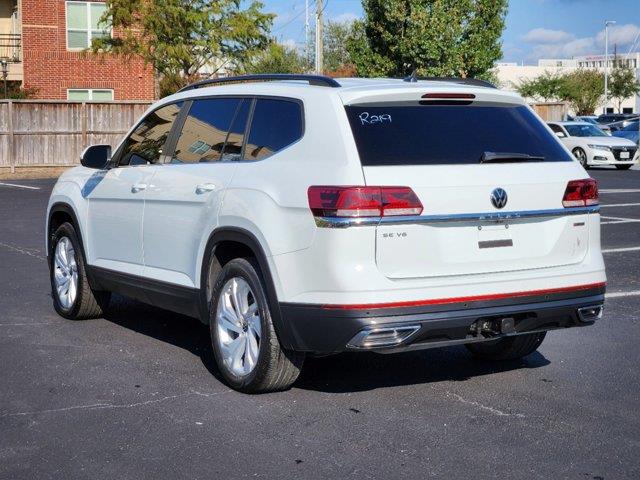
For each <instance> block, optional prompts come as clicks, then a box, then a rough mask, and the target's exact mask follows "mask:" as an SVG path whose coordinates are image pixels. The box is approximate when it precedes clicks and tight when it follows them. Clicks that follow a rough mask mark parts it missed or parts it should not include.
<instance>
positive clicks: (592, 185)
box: [562, 178, 598, 207]
mask: <svg viewBox="0 0 640 480" xmlns="http://www.w3.org/2000/svg"><path fill="white" fill-rule="evenodd" d="M597 204H598V182H596V181H595V180H594V179H593V178H585V179H584V180H571V181H570V182H569V183H568V184H567V188H566V190H565V191H564V197H562V205H563V206H564V207H586V206H589V205H597Z"/></svg>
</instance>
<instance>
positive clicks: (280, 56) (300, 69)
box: [239, 42, 310, 73]
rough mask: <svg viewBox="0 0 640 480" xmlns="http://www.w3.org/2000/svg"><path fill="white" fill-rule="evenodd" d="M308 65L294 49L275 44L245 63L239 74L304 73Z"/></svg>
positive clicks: (308, 67)
mask: <svg viewBox="0 0 640 480" xmlns="http://www.w3.org/2000/svg"><path fill="white" fill-rule="evenodd" d="M309 69H310V65H309V63H308V62H307V61H306V60H305V58H304V57H303V56H302V55H300V54H299V53H298V51H297V50H296V49H295V48H290V47H287V46H285V45H281V44H279V43H276V42H272V43H270V44H269V45H268V46H267V48H266V49H265V50H263V51H261V52H258V53H257V54H255V55H254V56H253V58H251V59H249V60H248V61H246V62H245V63H244V65H243V68H242V69H241V71H240V72H239V73H304V72H306V71H308V70H309Z"/></svg>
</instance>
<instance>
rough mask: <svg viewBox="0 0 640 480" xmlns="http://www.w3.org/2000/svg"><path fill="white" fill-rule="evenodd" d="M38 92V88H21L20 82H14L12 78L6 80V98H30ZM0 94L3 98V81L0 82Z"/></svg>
mask: <svg viewBox="0 0 640 480" xmlns="http://www.w3.org/2000/svg"><path fill="white" fill-rule="evenodd" d="M37 93H38V89H37V88H34V87H31V88H23V87H22V83H21V82H16V81H14V80H8V81H7V98H9V99H12V100H28V99H30V98H34V97H35V96H36V94H37ZM0 96H2V97H3V98H4V83H3V82H0Z"/></svg>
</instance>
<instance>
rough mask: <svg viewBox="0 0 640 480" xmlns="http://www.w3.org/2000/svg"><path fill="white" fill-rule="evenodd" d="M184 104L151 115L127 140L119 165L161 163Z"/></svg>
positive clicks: (175, 104)
mask: <svg viewBox="0 0 640 480" xmlns="http://www.w3.org/2000/svg"><path fill="white" fill-rule="evenodd" d="M181 107H182V102H179V103H173V104H171V105H165V106H164V107H162V108H159V109H158V110H156V111H155V112H152V113H150V114H149V115H147V117H145V119H144V120H142V122H140V124H139V125H138V126H137V127H136V129H135V130H134V131H133V133H132V134H131V135H130V136H129V138H127V140H126V141H125V143H124V147H123V149H122V155H121V156H120V161H119V162H118V163H119V165H150V164H154V163H159V161H160V156H161V155H162V149H163V148H164V144H165V142H166V140H167V137H168V136H169V132H170V131H171V127H172V126H173V122H174V121H175V119H176V117H177V116H178V113H180V108H181Z"/></svg>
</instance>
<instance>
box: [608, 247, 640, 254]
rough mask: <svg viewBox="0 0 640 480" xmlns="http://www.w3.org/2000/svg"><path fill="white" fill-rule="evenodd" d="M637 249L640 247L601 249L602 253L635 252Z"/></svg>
mask: <svg viewBox="0 0 640 480" xmlns="http://www.w3.org/2000/svg"><path fill="white" fill-rule="evenodd" d="M637 250H640V247H625V248H607V249H605V250H602V253H618V252H635V251H637Z"/></svg>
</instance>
